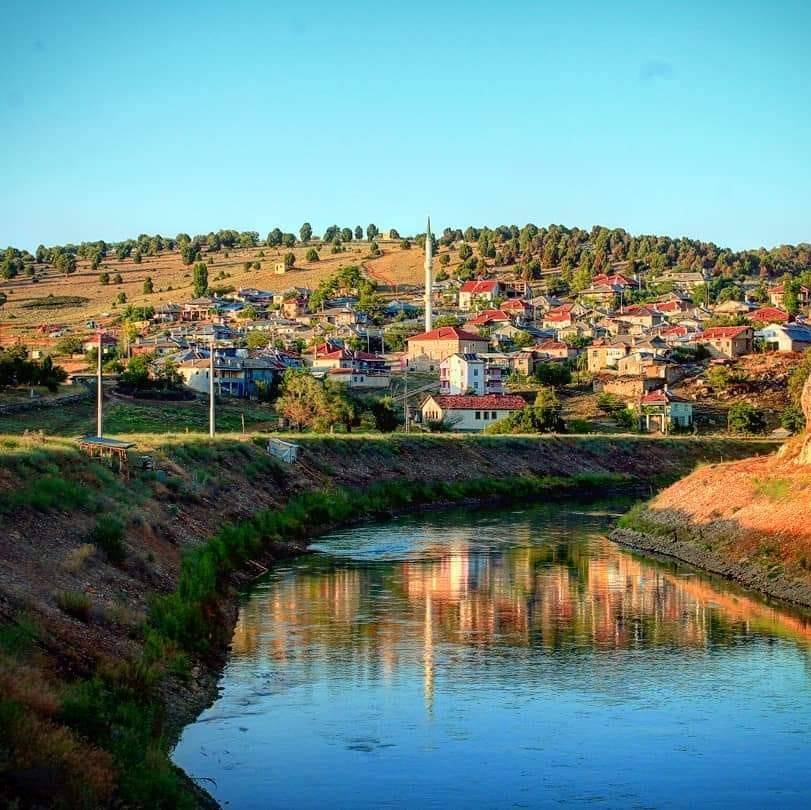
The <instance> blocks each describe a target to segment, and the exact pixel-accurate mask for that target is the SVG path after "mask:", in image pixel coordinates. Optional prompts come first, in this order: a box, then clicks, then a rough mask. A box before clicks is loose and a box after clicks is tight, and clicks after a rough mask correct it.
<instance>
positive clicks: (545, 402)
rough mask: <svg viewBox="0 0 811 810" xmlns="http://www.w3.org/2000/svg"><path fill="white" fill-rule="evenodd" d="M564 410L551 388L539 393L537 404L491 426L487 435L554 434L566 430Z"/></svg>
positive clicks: (536, 399)
mask: <svg viewBox="0 0 811 810" xmlns="http://www.w3.org/2000/svg"><path fill="white" fill-rule="evenodd" d="M562 411H563V408H562V406H561V404H560V400H559V399H558V398H557V396H556V395H555V392H554V391H553V390H552V389H551V388H542V389H541V390H540V391H538V393H537V395H536V397H535V402H534V403H533V404H532V405H531V406H530V405H527V406H525V407H523V408H521V410H519V411H513V413H511V414H510V415H509V416H507V417H505V418H504V419H500V420H499V421H498V422H494V423H493V424H492V425H490V426H489V427H488V428H487V430H486V432H487V433H553V432H559V431H562V430H564V429H565V424H564V422H563V417H562V416H561V414H562Z"/></svg>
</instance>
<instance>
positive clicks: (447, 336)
mask: <svg viewBox="0 0 811 810" xmlns="http://www.w3.org/2000/svg"><path fill="white" fill-rule="evenodd" d="M489 342H490V341H489V340H488V339H487V338H483V337H480V336H479V335H474V334H473V333H472V332H466V331H465V330H463V329H460V328H459V327H457V326H440V327H439V328H438V329H432V330H431V331H430V332H423V333H422V334H419V335H414V336H413V337H410V338H409V339H408V362H409V363H415V364H418V365H421V366H425V367H426V368H427V369H428V370H429V371H433V370H434V368H435V367H438V366H439V364H440V363H441V362H442V361H443V360H444V359H445V358H446V357H450V356H451V355H452V354H479V353H481V352H486V351H487V347H488V345H489Z"/></svg>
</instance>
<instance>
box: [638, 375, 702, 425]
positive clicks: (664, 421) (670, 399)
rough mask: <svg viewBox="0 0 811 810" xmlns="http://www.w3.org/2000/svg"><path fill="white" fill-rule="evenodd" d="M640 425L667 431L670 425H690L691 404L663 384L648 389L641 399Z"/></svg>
mask: <svg viewBox="0 0 811 810" xmlns="http://www.w3.org/2000/svg"><path fill="white" fill-rule="evenodd" d="M640 404H641V413H640V417H639V418H640V422H641V425H640V427H643V428H644V429H645V430H648V431H650V430H658V431H659V432H660V433H667V432H668V431H669V430H670V428H671V427H681V428H686V427H690V425H692V424H693V404H692V403H691V402H690V401H689V400H687V399H684V398H683V397H679V396H676V394H674V393H672V392H671V391H669V390H668V387H667V386H665V387H664V388H662V389H659V390H657V391H649V392H648V393H647V394H645V395H644V396H643V397H642V399H641V401H640Z"/></svg>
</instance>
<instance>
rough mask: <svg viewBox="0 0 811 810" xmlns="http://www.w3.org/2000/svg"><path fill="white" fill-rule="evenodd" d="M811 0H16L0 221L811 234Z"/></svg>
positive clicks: (55, 231)
mask: <svg viewBox="0 0 811 810" xmlns="http://www.w3.org/2000/svg"><path fill="white" fill-rule="evenodd" d="M809 26H811V3H808V2H805V0H803V1H802V2H800V1H799V0H797V1H796V2H795V0H786V1H785V2H782V1H781V0H771V1H770V2H765V1H761V0H757V1H755V0H737V1H736V2H727V1H726V0H710V2H707V0H703V1H702V2H696V1H695V0H683V1H682V2H679V3H674V2H672V0H670V1H669V2H657V0H648V1H647V2H622V0H617V1H616V2H612V3H606V2H590V1H587V0H569V2H560V1H559V0H557V2H540V0H538V1H537V2H528V1H526V2H519V1H518V0H501V2H498V3H494V2H477V0H467V1H466V2H463V1H462V0H459V1H458V2H456V1H455V2H441V1H440V2H436V0H434V2H422V0H413V1H412V2H409V3H388V2H386V3H384V2H378V3H372V2H335V0H332V2H329V3H325V2H320V1H318V2H309V3H308V2H302V1H301V0H299V2H296V3H292V2H291V3H284V4H282V3H276V2H272V1H270V0H265V2H259V1H257V2H250V1H249V0H243V1H241V0H233V2H229V3H225V2H220V3H208V2H205V0H200V2H195V3H191V2H189V3H187V2H170V3H152V2H149V0H144V2H138V3H131V4H127V3H109V2H107V3H96V2H83V0H78V2H77V3H67V2H64V0H63V2H55V1H54V0H50V1H48V0H15V1H14V2H8V0H0V30H1V31H3V48H2V49H0V63H1V64H2V67H0V178H1V180H0V182H1V183H2V189H3V194H2V195H0V245H7V244H12V245H15V246H18V247H23V248H28V249H29V250H32V249H33V248H35V247H36V245H37V244H39V243H44V244H46V245H51V244H61V243H64V242H68V241H71V242H76V243H78V242H80V241H83V240H93V239H105V240H107V241H110V242H111V241H116V240H120V239H124V238H127V237H134V236H137V235H138V234H139V233H150V234H152V233H161V234H163V235H166V236H174V235H175V234H176V233H178V232H180V231H185V232H188V233H191V234H195V233H207V232H209V231H211V230H218V229H220V228H236V229H238V230H257V231H259V232H260V234H261V235H262V236H263V237H264V236H265V235H266V234H267V232H268V231H270V230H271V229H272V228H273V227H276V226H279V227H281V228H282V229H283V230H291V231H295V232H297V231H298V229H299V226H300V225H301V223H302V222H304V221H305V220H306V221H309V222H311V223H312V225H313V227H314V229H315V231H316V233H318V232H322V231H323V229H324V228H325V227H326V226H328V225H330V224H332V223H336V224H338V225H341V226H346V225H348V226H355V225H358V224H360V225H362V226H364V227H365V226H366V225H367V224H368V223H370V222H374V223H375V224H377V225H378V226H379V227H380V228H381V229H388V228H391V227H394V228H397V229H398V230H400V232H401V233H411V232H418V231H420V230H422V229H423V228H424V223H425V217H426V216H427V215H428V214H430V215H431V217H432V222H433V224H434V226H435V228H436V226H438V227H439V229H441V228H442V227H445V226H452V227H460V228H465V227H467V226H468V225H485V224H486V225H490V226H496V225H499V224H513V223H514V224H517V225H519V226H521V225H523V224H525V223H526V222H534V223H536V224H538V225H545V224H549V223H559V224H563V225H567V226H575V225H576V226H579V227H591V226H592V225H595V224H600V225H605V226H608V227H624V228H626V229H627V230H629V231H630V232H631V233H659V234H668V235H670V236H690V237H694V238H699V239H704V240H708V241H714V242H716V243H718V244H720V245H724V246H729V247H732V248H734V249H743V248H756V247H760V246H766V247H770V246H774V245H778V244H783V243H796V242H802V241H811V156H810V155H809V147H811V104H809V103H808V88H809V86H811V48H808V46H807V31H808V30H809Z"/></svg>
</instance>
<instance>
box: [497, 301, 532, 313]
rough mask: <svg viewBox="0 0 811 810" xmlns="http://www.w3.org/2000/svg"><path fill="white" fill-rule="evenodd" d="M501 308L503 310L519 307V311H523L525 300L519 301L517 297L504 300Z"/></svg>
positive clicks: (525, 305) (525, 304)
mask: <svg viewBox="0 0 811 810" xmlns="http://www.w3.org/2000/svg"><path fill="white" fill-rule="evenodd" d="M501 308H502V309H503V310H508V309H520V310H521V311H523V310H525V309H526V308H527V302H526V301H521V300H520V299H519V298H511V299H510V300H509V301H505V302H504V303H503V304H502V305H501Z"/></svg>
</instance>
